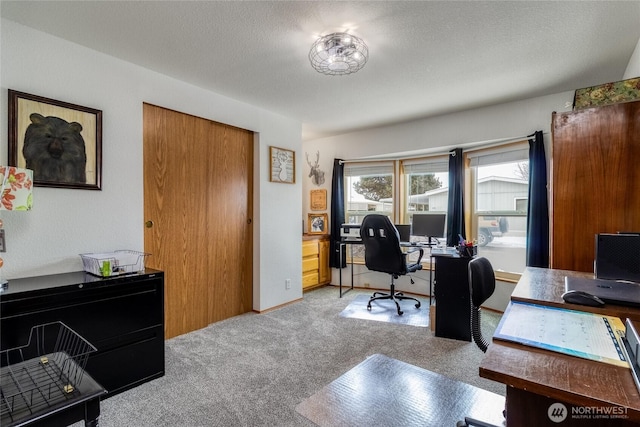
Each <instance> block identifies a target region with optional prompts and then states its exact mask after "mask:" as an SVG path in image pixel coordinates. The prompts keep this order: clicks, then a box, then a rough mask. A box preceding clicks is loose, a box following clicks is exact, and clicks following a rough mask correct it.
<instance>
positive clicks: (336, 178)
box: [329, 159, 347, 268]
mask: <svg viewBox="0 0 640 427" xmlns="http://www.w3.org/2000/svg"><path fill="white" fill-rule="evenodd" d="M344 220H345V215H344V164H343V163H342V160H340V159H334V160H333V180H332V181H331V220H330V222H331V247H330V249H331V256H330V257H329V266H330V267H333V268H344V267H346V266H347V255H346V251H345V252H343V253H342V259H340V226H341V225H342V224H343V223H344Z"/></svg>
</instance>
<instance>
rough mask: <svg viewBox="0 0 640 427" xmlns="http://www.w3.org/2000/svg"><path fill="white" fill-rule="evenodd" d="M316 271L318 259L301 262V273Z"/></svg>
mask: <svg viewBox="0 0 640 427" xmlns="http://www.w3.org/2000/svg"><path fill="white" fill-rule="evenodd" d="M314 270H315V271H316V272H317V271H318V258H310V259H303V260H302V272H303V273H306V272H308V271H314Z"/></svg>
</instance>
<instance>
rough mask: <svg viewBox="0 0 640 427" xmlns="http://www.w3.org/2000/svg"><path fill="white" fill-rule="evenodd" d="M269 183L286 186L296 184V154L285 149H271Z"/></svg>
mask: <svg viewBox="0 0 640 427" xmlns="http://www.w3.org/2000/svg"><path fill="white" fill-rule="evenodd" d="M269 159H270V161H271V165H270V168H269V181H271V182H281V183H285V184H295V182H296V153H295V151H293V150H287V149H285V148H278V147H269Z"/></svg>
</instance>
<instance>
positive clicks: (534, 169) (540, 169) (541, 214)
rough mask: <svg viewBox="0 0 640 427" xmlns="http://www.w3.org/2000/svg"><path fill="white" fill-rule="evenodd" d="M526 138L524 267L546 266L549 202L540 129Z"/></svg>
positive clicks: (545, 161)
mask: <svg viewBox="0 0 640 427" xmlns="http://www.w3.org/2000/svg"><path fill="white" fill-rule="evenodd" d="M529 136H530V137H533V138H532V139H529V201H528V214H527V266H529V267H544V268H548V267H549V202H548V200H547V159H546V157H545V154H544V140H543V137H542V131H537V132H536V133H534V134H533V135H529Z"/></svg>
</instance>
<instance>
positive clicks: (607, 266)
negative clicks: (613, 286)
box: [594, 232, 640, 282]
mask: <svg viewBox="0 0 640 427" xmlns="http://www.w3.org/2000/svg"><path fill="white" fill-rule="evenodd" d="M594 270H595V276H596V277H597V278H598V279H612V280H629V281H632V282H640V232H639V233H635V232H634V233H618V234H608V233H601V234H596V260H595V264H594Z"/></svg>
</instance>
